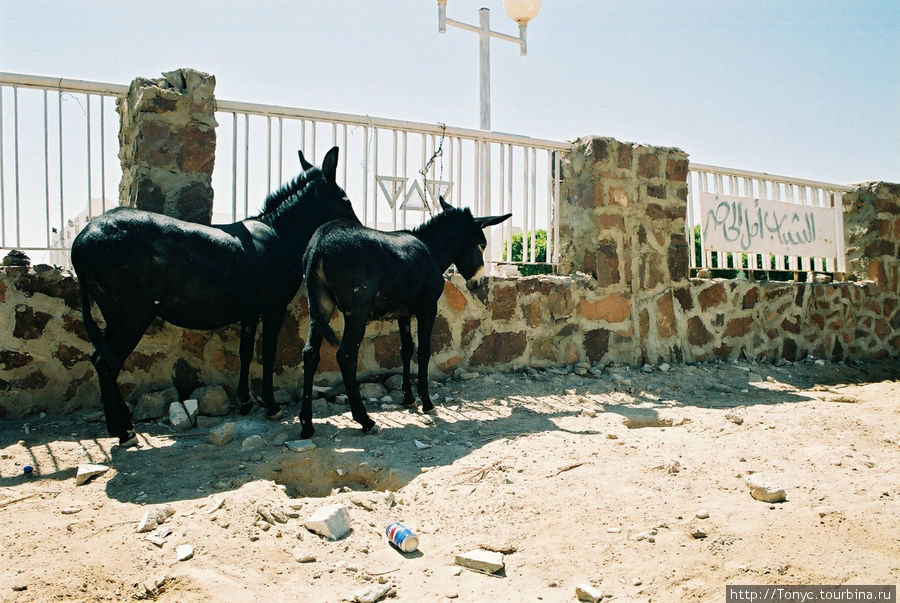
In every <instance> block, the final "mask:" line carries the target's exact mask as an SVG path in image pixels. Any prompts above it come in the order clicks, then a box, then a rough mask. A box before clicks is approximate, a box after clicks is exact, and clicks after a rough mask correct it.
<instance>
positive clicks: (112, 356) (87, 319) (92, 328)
mask: <svg viewBox="0 0 900 603" xmlns="http://www.w3.org/2000/svg"><path fill="white" fill-rule="evenodd" d="M80 284H81V320H82V322H84V328H85V330H86V331H87V333H88V337H90V339H91V343H92V344H94V349H95V350H97V353H98V354H99V355H100V356H101V357H102V358H103V359H104V360H105V361H106V362H107V363H109V364H111V365H113V367H115V368H121V367H122V364H123V361H122V359H121V358H120V357H119V355H118V354H116V353H115V352H114V351H113V349H112V347H110V345H109V344H108V343H107V342H106V339H104V338H103V333H101V332H100V327H99V326H97V323H96V322H95V321H94V316H93V315H92V314H91V294H90V293H88V290H87V287H86V286H85V284H84V283H80Z"/></svg>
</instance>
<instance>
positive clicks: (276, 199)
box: [257, 167, 322, 218]
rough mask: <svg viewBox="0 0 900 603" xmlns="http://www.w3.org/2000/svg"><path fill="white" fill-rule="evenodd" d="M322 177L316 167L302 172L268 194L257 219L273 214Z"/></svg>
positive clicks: (320, 171)
mask: <svg viewBox="0 0 900 603" xmlns="http://www.w3.org/2000/svg"><path fill="white" fill-rule="evenodd" d="M321 176H322V170H321V169H319V168H316V167H313V168H310V169H308V170H306V171H305V172H302V173H301V174H300V175H298V176H297V177H296V178H294V179H293V180H291V181H290V182H288V183H287V184H285V185H284V186H282V187H281V188H280V189H278V190H277V191H275V192H273V193H269V196H268V197H266V202H265V205H264V206H263V210H262V212H261V213H260V214H259V215H258V216H257V218H262V217H263V216H269V215H272V214H274V213H275V212H276V211H277V210H278V209H279V208H280V207H281V206H282V205H283V204H284V203H285V201H287V200H288V199H290V198H291V197H293V196H294V195H296V194H297V193H299V192H301V191H302V190H303V189H304V188H306V186H307V185H308V184H309V183H310V182H312V181H313V180H316V179H317V178H319V177H321Z"/></svg>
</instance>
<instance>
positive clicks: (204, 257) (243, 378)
mask: <svg viewBox="0 0 900 603" xmlns="http://www.w3.org/2000/svg"><path fill="white" fill-rule="evenodd" d="M337 161H338V148H337V147H334V148H333V149H331V150H330V151H328V153H327V154H326V155H325V158H324V160H323V161H322V168H321V169H319V168H315V167H313V166H312V165H311V164H310V163H308V162H307V161H306V160H305V159H304V158H303V154H302V153H300V163H301V165H302V166H303V169H304V172H303V173H302V174H300V175H299V176H297V178H295V179H294V180H293V181H292V182H290V183H288V184H286V185H284V186H283V187H282V188H281V189H279V190H278V191H276V192H274V193H272V194H270V195H269V196H268V197H267V198H266V202H265V208H264V209H263V211H262V213H261V214H259V215H258V216H255V217H252V218H247V219H246V220H242V221H240V222H235V223H233V224H223V225H213V226H205V225H202V224H194V223H191V222H184V221H182V220H177V219H175V218H171V217H169V216H164V215H162V214H156V213H152V212H148V211H142V210H138V209H131V208H127V207H118V208H115V209H111V210H110V211H108V212H106V213H105V214H103V215H101V216H98V217H96V218H94V219H93V220H91V221H90V222H89V223H88V225H87V226H85V227H84V230H82V231H81V233H79V235H78V236H77V237H76V238H75V241H74V242H73V243H72V264H73V266H74V267H75V273H76V274H77V275H78V281H79V283H80V284H81V311H82V314H83V317H84V326H85V328H86V329H87V332H88V335H89V336H90V339H91V342H92V343H93V344H94V348H95V349H96V352H95V353H94V355H93V356H92V357H91V362H92V363H93V364H94V368H95V369H96V371H97V377H98V379H99V381H100V397H101V398H102V400H103V410H104V412H105V414H106V429H107V431H109V433H110V435H113V436H116V437H118V438H119V445H120V446H132V445H134V444H136V443H137V438H136V436H135V434H134V427H133V425H132V422H131V417H130V416H129V413H128V407H127V406H125V401H124V400H123V399H122V393H121V392H120V391H119V388H118V385H117V384H116V379H117V377H118V375H119V372H120V371H121V370H122V364H123V363H124V362H125V359H126V358H127V357H128V356H129V354H131V352H132V351H133V350H134V348H135V347H136V346H137V344H138V342H139V341H140V340H141V337H142V336H143V335H144V331H146V330H147V327H148V326H150V323H151V322H152V321H153V320H154V319H155V318H156V317H157V316H159V317H160V318H162V319H163V320H166V321H168V322H170V323H172V324H175V325H178V326H180V327H184V328H187V329H217V328H219V327H224V326H225V325H228V324H231V323H233V322H238V321H240V323H241V343H240V360H241V369H240V377H239V382H238V397H239V399H240V403H241V412H244V413H246V412H248V411H249V410H250V407H251V404H252V402H251V398H250V388H249V379H248V375H249V370H250V359H251V356H252V353H253V343H254V339H255V334H256V326H257V323H258V322H259V317H260V315H262V321H263V337H262V361H263V382H262V403H263V404H264V405H265V407H266V410H267V414H268V416H269V417H270V418H276V417H278V416H279V415H280V413H281V410H280V409H279V407H278V405H277V404H276V403H275V399H274V395H273V389H272V370H273V364H274V362H275V348H276V343H277V340H278V332H279V331H280V329H281V323H282V320H283V318H284V314H285V311H286V308H287V305H288V303H290V301H291V299H292V298H293V297H294V295H295V294H296V293H297V290H298V289H299V288H300V284H301V282H302V279H303V271H302V269H301V263H300V262H301V258H302V257H303V252H304V251H305V250H306V244H307V243H308V242H309V239H310V237H312V235H313V233H314V232H315V230H316V228H318V227H319V226H321V225H322V224H325V223H326V222H328V221H329V220H333V219H335V218H344V219H346V220H347V221H349V222H350V223H353V221H354V220H355V221H357V222H358V219H357V217H356V214H355V213H354V212H353V207H352V206H351V204H350V201H349V199H347V195H346V194H345V193H344V191H343V189H342V188H341V187H340V186H338V184H337V182H336V180H335V171H336V168H337ZM92 301H94V302H96V303H97V306H98V307H99V308H100V313H101V314H102V315H103V319H104V320H105V321H106V329H105V331H104V332H103V333H101V332H100V327H99V326H98V325H97V323H96V322H95V321H94V318H93V316H92V315H91V302H92Z"/></svg>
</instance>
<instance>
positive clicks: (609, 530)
mask: <svg viewBox="0 0 900 603" xmlns="http://www.w3.org/2000/svg"><path fill="white" fill-rule="evenodd" d="M621 531H622V528H606V532H607V533H608V534H618V533H619V532H621Z"/></svg>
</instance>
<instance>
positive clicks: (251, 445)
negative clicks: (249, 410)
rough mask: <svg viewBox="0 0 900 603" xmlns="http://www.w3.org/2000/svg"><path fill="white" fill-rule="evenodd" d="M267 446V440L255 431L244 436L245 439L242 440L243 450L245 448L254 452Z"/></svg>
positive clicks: (246, 450) (245, 450)
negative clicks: (250, 434)
mask: <svg viewBox="0 0 900 603" xmlns="http://www.w3.org/2000/svg"><path fill="white" fill-rule="evenodd" d="M265 447H266V441H265V440H264V439H263V437H262V436H261V435H259V434H258V433H255V434H253V435H252V436H249V437H247V438H244V441H243V442H241V450H243V451H244V452H252V451H254V450H259V449H260V448H265Z"/></svg>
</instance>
